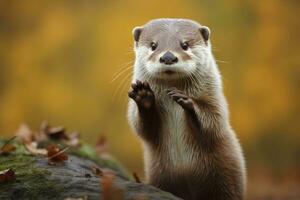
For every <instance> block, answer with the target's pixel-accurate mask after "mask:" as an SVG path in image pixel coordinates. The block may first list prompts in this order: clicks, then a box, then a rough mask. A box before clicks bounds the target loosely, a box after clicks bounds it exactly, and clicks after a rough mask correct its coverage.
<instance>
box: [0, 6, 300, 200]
mask: <svg viewBox="0 0 300 200" xmlns="http://www.w3.org/2000/svg"><path fill="white" fill-rule="evenodd" d="M299 9H300V1H298V0H287V1H282V0H264V1H253V0H244V1H240V0H219V1H212V0H201V1H200V0H174V1H172V2H170V1H160V0H151V1H141V0H127V1H121V0H101V1H100V0H99V1H96V0H89V1H85V0H64V1H52V0H49V1H46V0H45V1H40V0H26V1H18V0H6V1H5V0H1V1H0V136H1V138H2V137H8V136H9V135H12V134H13V133H14V132H15V130H16V129H17V128H18V126H19V125H20V124H21V123H23V122H25V123H28V124H29V125H30V126H31V127H34V128H38V126H39V124H40V123H41V121H43V120H48V121H49V122H50V123H51V124H54V125H65V126H66V127H67V128H68V129H69V130H70V131H71V130H77V131H79V132H80V133H81V136H82V138H83V140H84V141H86V142H88V143H91V144H93V143H94V141H95V140H97V138H98V137H99V135H103V134H104V135H106V136H107V138H108V142H109V145H110V152H111V153H112V154H113V155H114V156H116V157H117V158H118V159H119V160H120V161H122V162H123V163H124V165H125V166H126V167H127V168H128V169H129V171H135V172H138V173H139V174H140V176H142V175H143V162H142V149H141V146H140V144H139V142H138V139H137V138H136V137H135V136H134V134H132V131H131V130H130V128H129V126H128V124H127V119H126V107H127V100H128V98H127V89H128V87H129V83H130V78H131V68H132V63H133V59H134V56H133V51H132V46H133V40H132V35H131V31H132V28H133V27H134V26H137V25H142V24H144V23H145V22H147V21H148V20H150V19H153V18H160V17H176V18H191V19H194V20H197V21H199V22H200V23H202V24H204V25H207V26H209V27H210V28H211V31H212V35H211V39H212V44H213V51H214V54H215V56H216V59H217V60H218V64H219V67H220V70H221V72H222V74H223V81H224V88H225V93H226V96H227V98H228V102H229V106H230V111H231V121H232V125H233V128H234V129H235V130H236V132H237V134H238V136H239V138H240V141H241V143H242V146H243V148H244V150H245V155H246V160H247V166H248V174H249V189H248V191H249V192H248V193H249V194H248V196H249V199H260V198H263V199H283V198H286V199H300V191H299V190H300V189H299V188H300V134H299V131H300V105H299V102H300V93H299V91H300V90H299V87H300V67H299V64H300V55H299V53H300V51H299V50H300V44H299V43H300V39H299V38H300V37H299V36H300V26H299V25H300V22H299V19H300V13H299Z"/></svg>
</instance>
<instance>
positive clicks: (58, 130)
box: [46, 126, 69, 140]
mask: <svg viewBox="0 0 300 200" xmlns="http://www.w3.org/2000/svg"><path fill="white" fill-rule="evenodd" d="M46 133H47V135H48V137H49V138H51V139H54V140H61V139H64V140H68V139H69V137H68V136H67V135H66V133H65V128H64V127H63V126H57V127H50V128H49V129H48V130H47V132H46Z"/></svg>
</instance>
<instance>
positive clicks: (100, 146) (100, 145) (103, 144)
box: [96, 135, 108, 155]
mask: <svg viewBox="0 0 300 200" xmlns="http://www.w3.org/2000/svg"><path fill="white" fill-rule="evenodd" d="M96 151H97V153H98V154H99V155H103V154H106V153H107V152H108V144H107V139H106V137H105V136H104V135H102V136H100V138H99V139H98V141H97V143H96Z"/></svg>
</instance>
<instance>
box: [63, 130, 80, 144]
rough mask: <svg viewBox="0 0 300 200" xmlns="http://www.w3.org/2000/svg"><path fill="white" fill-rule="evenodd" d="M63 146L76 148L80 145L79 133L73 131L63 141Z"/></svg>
mask: <svg viewBox="0 0 300 200" xmlns="http://www.w3.org/2000/svg"><path fill="white" fill-rule="evenodd" d="M64 144H66V145H68V146H71V147H76V146H78V145H80V138H79V133H78V132H76V131H74V132H72V133H71V134H69V135H68V139H67V140H65V141H64Z"/></svg>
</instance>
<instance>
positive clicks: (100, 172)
mask: <svg viewBox="0 0 300 200" xmlns="http://www.w3.org/2000/svg"><path fill="white" fill-rule="evenodd" d="M92 171H93V173H94V174H95V175H96V176H99V177H101V176H102V175H103V171H102V170H101V169H100V168H98V167H96V166H92Z"/></svg>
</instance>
